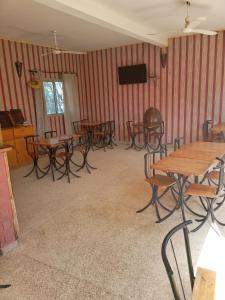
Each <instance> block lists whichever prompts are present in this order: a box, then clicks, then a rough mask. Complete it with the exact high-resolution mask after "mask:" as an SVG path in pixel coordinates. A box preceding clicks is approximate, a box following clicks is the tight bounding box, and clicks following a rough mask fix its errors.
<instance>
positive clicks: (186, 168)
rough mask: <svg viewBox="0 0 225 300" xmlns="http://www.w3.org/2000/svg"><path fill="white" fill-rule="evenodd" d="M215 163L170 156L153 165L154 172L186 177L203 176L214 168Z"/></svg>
mask: <svg viewBox="0 0 225 300" xmlns="http://www.w3.org/2000/svg"><path fill="white" fill-rule="evenodd" d="M213 163H214V161H208V160H197V159H191V158H181V157H175V156H172V155H170V156H168V157H166V158H164V159H161V160H160V161H158V162H156V163H155V164H153V165H152V168H153V169H154V170H158V171H162V172H165V173H168V172H169V173H175V174H180V175H184V176H188V177H189V176H192V175H193V176H202V175H204V174H205V173H206V172H207V171H208V170H209V169H210V168H211V166H212V164H213Z"/></svg>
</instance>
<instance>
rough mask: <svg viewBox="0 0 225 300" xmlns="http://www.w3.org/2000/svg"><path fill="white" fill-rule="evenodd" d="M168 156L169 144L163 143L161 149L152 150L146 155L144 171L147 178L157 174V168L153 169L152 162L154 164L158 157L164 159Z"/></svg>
mask: <svg viewBox="0 0 225 300" xmlns="http://www.w3.org/2000/svg"><path fill="white" fill-rule="evenodd" d="M166 156H167V146H166V145H161V147H160V149H159V150H157V151H150V152H148V153H146V154H145V155H144V171H145V178H151V177H152V176H154V175H155V170H153V169H152V167H151V166H152V164H154V163H155V162H156V161H157V160H158V159H162V158H163V157H166Z"/></svg>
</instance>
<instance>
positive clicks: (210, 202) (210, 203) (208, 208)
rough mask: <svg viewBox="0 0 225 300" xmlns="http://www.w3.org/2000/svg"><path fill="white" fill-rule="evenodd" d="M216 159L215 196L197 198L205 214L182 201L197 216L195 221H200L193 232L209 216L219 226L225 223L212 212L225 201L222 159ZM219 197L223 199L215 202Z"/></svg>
mask: <svg viewBox="0 0 225 300" xmlns="http://www.w3.org/2000/svg"><path fill="white" fill-rule="evenodd" d="M217 160H219V162H220V164H219V166H217V167H216V168H217V169H219V182H218V184H217V190H216V196H215V197H214V198H210V197H203V196H199V199H200V201H201V204H202V208H203V209H204V210H205V212H206V215H203V214H200V213H197V212H196V211H194V210H193V209H192V208H190V206H189V205H188V204H187V202H186V201H185V202H184V205H185V207H186V208H187V209H188V210H189V211H190V212H191V213H192V214H193V215H195V216H197V217H198V219H195V221H196V222H198V223H200V224H199V225H198V226H197V227H195V228H194V229H193V230H192V231H193V232H195V231H197V230H199V229H200V228H201V227H202V226H203V225H204V224H205V223H206V221H207V220H208V219H209V217H211V220H212V222H213V223H215V222H216V223H218V224H219V225H221V226H225V223H223V222H221V221H220V220H218V218H217V217H216V216H215V214H214V212H215V211H216V210H218V209H219V207H221V205H222V204H223V203H224V201H225V198H224V197H225V191H224V161H223V160H222V159H220V158H217ZM201 184H202V183H201ZM221 197H222V198H223V200H222V201H219V202H217V201H218V199H219V198H221ZM204 200H205V201H204Z"/></svg>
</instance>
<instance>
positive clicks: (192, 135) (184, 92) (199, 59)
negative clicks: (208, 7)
mask: <svg viewBox="0 0 225 300" xmlns="http://www.w3.org/2000/svg"><path fill="white" fill-rule="evenodd" d="M44 51H46V49H44V48H43V47H40V46H34V45H28V44H21V43H15V42H9V41H4V40H0V109H10V108H11V107H20V108H22V109H23V111H24V114H25V117H26V118H27V119H28V120H29V121H31V122H32V123H33V124H34V123H35V111H34V95H33V93H32V90H31V89H30V88H28V87H27V85H26V82H27V81H28V80H29V78H30V74H29V72H28V70H29V69H30V68H35V67H36V68H38V69H42V70H46V71H54V72H61V71H63V72H77V73H78V76H77V78H76V81H77V82H76V86H77V89H78V94H79V103H80V114H81V118H86V117H88V118H89V120H109V119H115V121H116V136H117V138H118V139H119V140H125V139H127V133H126V128H125V122H126V121H127V120H135V121H141V120H142V118H143V113H144V111H145V110H146V109H147V108H148V107H150V106H155V107H157V108H158V109H159V110H160V111H161V112H162V115H163V119H164V121H165V131H166V135H165V141H166V142H171V141H172V140H173V139H174V137H176V136H178V135H179V136H184V137H185V139H186V142H189V141H193V140H196V139H199V138H201V127H202V123H203V122H204V120H206V119H213V121H214V122H215V123H217V122H222V121H223V122H225V94H224V93H225V89H224V87H225V76H224V69H225V60H224V55H225V32H220V33H219V34H218V35H217V36H211V37H208V36H201V35H195V36H186V37H181V38H175V39H170V40H169V47H168V50H167V51H168V63H167V67H166V68H162V67H161V64H160V51H161V50H160V48H159V47H157V46H153V45H150V44H145V43H142V44H137V45H129V46H123V47H118V48H112V49H106V50H99V51H93V52H89V53H88V54H86V55H80V56H76V55H69V54H64V55H58V56H55V55H50V56H49V57H42V56H41V53H43V52H44ZM17 59H19V60H20V61H22V62H23V64H24V69H23V75H22V77H21V79H18V76H17V74H16V72H15V67H14V62H15V61H16V60H17ZM138 63H146V64H147V70H148V76H156V77H157V79H156V80H153V79H149V80H148V82H147V83H144V84H134V85H119V84H118V77H117V67H118V66H122V65H124V66H125V65H130V64H138ZM46 76H47V77H50V78H53V77H54V76H55V75H54V74H46ZM56 76H57V74H56ZM49 126H50V128H52V129H56V130H57V132H58V133H63V132H64V122H63V117H51V118H49Z"/></svg>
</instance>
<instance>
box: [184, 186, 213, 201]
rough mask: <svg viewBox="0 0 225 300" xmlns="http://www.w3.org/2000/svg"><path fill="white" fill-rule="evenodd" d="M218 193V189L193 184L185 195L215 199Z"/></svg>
mask: <svg viewBox="0 0 225 300" xmlns="http://www.w3.org/2000/svg"><path fill="white" fill-rule="evenodd" d="M216 192H217V187H214V186H208V185H204V184H196V183H193V184H190V185H189V187H188V188H187V190H186V192H185V194H186V195H188V196H197V197H198V196H199V197H207V198H215V197H216Z"/></svg>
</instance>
